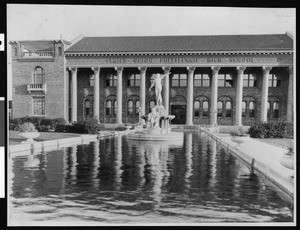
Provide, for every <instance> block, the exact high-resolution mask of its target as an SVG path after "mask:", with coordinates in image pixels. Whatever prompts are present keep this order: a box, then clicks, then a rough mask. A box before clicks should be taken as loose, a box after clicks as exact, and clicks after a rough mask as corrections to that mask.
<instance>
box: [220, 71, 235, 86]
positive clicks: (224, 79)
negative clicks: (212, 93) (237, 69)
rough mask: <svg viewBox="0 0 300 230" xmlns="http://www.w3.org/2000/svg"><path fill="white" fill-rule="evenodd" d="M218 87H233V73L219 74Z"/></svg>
mask: <svg viewBox="0 0 300 230" xmlns="http://www.w3.org/2000/svg"><path fill="white" fill-rule="evenodd" d="M218 86H219V87H232V86H233V80H232V74H231V73H225V74H218Z"/></svg>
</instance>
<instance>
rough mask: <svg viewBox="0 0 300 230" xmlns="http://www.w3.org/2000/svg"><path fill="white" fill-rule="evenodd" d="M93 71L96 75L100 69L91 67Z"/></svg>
mask: <svg viewBox="0 0 300 230" xmlns="http://www.w3.org/2000/svg"><path fill="white" fill-rule="evenodd" d="M91 69H92V70H93V71H94V72H95V73H96V72H99V71H100V67H98V66H97V67H96V66H95V67H91Z"/></svg>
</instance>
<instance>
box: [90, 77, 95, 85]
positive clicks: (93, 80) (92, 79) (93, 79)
mask: <svg viewBox="0 0 300 230" xmlns="http://www.w3.org/2000/svg"><path fill="white" fill-rule="evenodd" d="M90 86H91V87H94V86H95V75H92V76H90Z"/></svg>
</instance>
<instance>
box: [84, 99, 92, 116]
mask: <svg viewBox="0 0 300 230" xmlns="http://www.w3.org/2000/svg"><path fill="white" fill-rule="evenodd" d="M93 101H94V98H93V95H88V96H87V97H86V98H85V99H84V102H83V109H84V112H83V113H84V117H85V118H87V117H93V107H94V106H93Z"/></svg>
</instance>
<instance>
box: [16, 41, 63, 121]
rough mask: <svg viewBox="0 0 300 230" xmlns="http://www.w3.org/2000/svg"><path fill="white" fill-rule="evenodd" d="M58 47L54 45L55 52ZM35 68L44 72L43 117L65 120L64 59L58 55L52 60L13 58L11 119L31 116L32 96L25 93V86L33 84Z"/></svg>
mask: <svg viewBox="0 0 300 230" xmlns="http://www.w3.org/2000/svg"><path fill="white" fill-rule="evenodd" d="M14 46H16V45H13V47H14ZM58 46H62V44H61V43H59V44H56V45H55V50H57V48H58ZM12 50H14V49H12ZM56 55H57V52H56ZM37 66H40V67H42V68H43V69H44V71H45V83H46V84H47V92H46V94H45V117H47V118H65V107H66V104H65V100H64V99H65V93H66V92H65V89H64V84H65V80H64V79H65V58H64V56H59V55H57V56H56V57H55V58H52V59H51V58H47V59H41V58H40V59H39V58H34V59H32V58H31V59H29V58H19V57H15V56H13V58H12V88H13V92H12V100H13V117H14V118H17V117H24V116H33V99H32V94H30V93H28V92H27V84H32V83H33V71H34V69H35V68H36V67H37Z"/></svg>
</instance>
